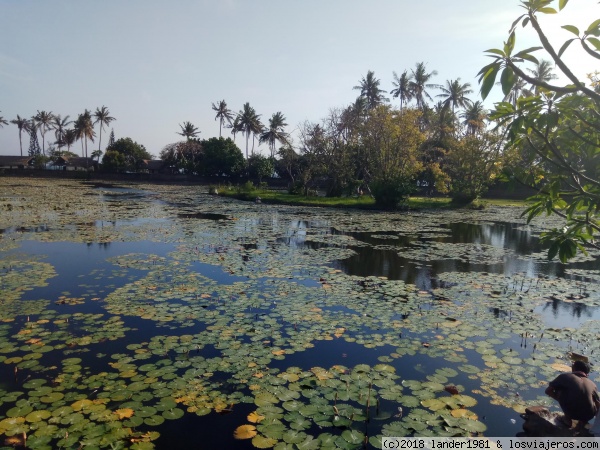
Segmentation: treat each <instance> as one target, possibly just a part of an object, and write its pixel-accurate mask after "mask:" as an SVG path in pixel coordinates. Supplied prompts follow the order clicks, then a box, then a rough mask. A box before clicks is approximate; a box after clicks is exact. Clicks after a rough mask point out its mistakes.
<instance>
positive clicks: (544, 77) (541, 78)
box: [527, 59, 558, 95]
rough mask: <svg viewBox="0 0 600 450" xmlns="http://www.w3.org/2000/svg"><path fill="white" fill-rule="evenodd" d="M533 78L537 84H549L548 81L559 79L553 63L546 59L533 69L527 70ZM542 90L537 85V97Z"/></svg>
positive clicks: (535, 91)
mask: <svg viewBox="0 0 600 450" xmlns="http://www.w3.org/2000/svg"><path fill="white" fill-rule="evenodd" d="M527 70H528V71H529V73H530V74H531V76H532V77H533V78H535V80H536V81H537V82H540V83H547V82H548V81H551V80H555V79H556V78H558V77H557V76H556V75H555V74H554V72H553V70H554V69H553V67H552V63H551V62H550V61H547V60H545V59H542V60H540V61H538V63H537V64H536V65H535V67H534V68H533V69H527ZM539 91H540V88H539V85H537V84H536V85H535V89H534V93H535V95H537V94H539Z"/></svg>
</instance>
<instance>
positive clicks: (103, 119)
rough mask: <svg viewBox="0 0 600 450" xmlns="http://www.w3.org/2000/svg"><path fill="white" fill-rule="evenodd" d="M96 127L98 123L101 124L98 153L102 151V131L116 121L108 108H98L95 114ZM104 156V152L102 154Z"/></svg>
mask: <svg viewBox="0 0 600 450" xmlns="http://www.w3.org/2000/svg"><path fill="white" fill-rule="evenodd" d="M94 118H95V119H96V120H94V125H96V124H97V123H99V124H100V136H99V138H98V151H100V147H101V145H102V129H103V128H104V127H105V126H106V125H110V123H111V122H112V121H113V120H116V119H115V118H114V117H111V115H110V111H109V110H108V108H107V107H106V106H102V108H96V112H95V113H94ZM100 154H102V152H100Z"/></svg>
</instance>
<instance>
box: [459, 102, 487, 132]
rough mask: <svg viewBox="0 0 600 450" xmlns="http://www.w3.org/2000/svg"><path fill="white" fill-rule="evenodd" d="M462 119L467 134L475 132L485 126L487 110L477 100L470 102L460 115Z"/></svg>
mask: <svg viewBox="0 0 600 450" xmlns="http://www.w3.org/2000/svg"><path fill="white" fill-rule="evenodd" d="M460 116H461V117H462V118H463V119H464V121H463V125H464V126H466V127H467V134H475V133H477V132H479V131H482V130H483V129H484V128H485V120H486V119H487V116H488V114H487V111H486V109H485V108H484V106H483V103H481V102H480V101H479V100H478V101H476V102H474V103H471V104H470V105H469V106H467V108H466V109H465V110H464V112H463V113H462V114H461V115H460Z"/></svg>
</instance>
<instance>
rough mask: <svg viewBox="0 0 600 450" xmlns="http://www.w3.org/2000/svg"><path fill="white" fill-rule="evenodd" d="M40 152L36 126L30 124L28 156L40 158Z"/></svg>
mask: <svg viewBox="0 0 600 450" xmlns="http://www.w3.org/2000/svg"><path fill="white" fill-rule="evenodd" d="M41 154H42V150H41V149H40V143H39V142H38V138H37V125H36V124H35V122H31V123H30V126H29V156H40V155H41Z"/></svg>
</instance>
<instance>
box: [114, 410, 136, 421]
mask: <svg viewBox="0 0 600 450" xmlns="http://www.w3.org/2000/svg"><path fill="white" fill-rule="evenodd" d="M133 413H134V411H133V409H131V408H119V409H117V410H115V411H114V414H115V415H116V416H117V417H118V419H119V420H122V419H128V418H129V417H131V416H133Z"/></svg>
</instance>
